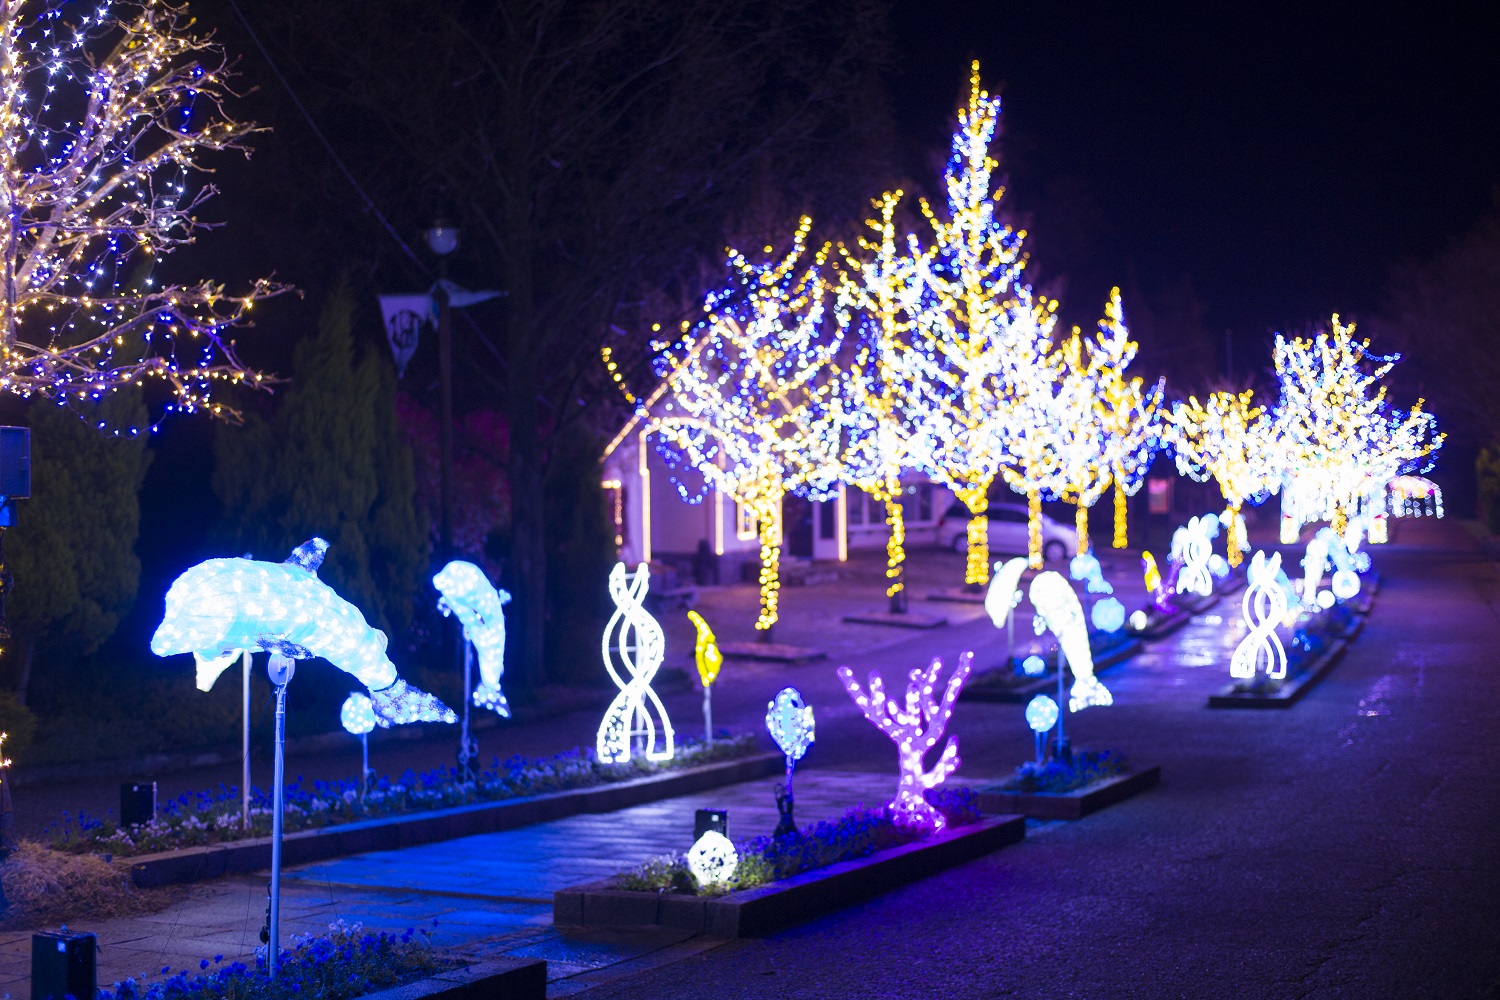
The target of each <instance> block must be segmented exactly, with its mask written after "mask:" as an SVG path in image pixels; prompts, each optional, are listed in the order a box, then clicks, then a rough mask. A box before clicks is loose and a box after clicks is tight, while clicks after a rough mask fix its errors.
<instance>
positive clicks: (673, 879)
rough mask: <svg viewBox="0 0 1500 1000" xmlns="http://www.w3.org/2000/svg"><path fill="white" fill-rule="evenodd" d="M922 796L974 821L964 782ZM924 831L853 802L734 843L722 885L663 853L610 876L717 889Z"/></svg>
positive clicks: (665, 886)
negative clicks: (790, 828)
mask: <svg viewBox="0 0 1500 1000" xmlns="http://www.w3.org/2000/svg"><path fill="white" fill-rule="evenodd" d="M927 801H928V802H930V803H931V804H932V806H933V807H934V808H936V809H937V810H938V812H940V813H942V814H943V817H944V818H945V819H946V820H947V821H948V824H949V826H951V827H960V826H966V825H968V824H971V823H977V822H979V819H980V814H979V799H978V797H977V796H976V795H975V794H974V792H973V791H971V790H970V789H968V788H959V789H954V790H952V791H949V790H947V789H938V790H935V791H930V792H928V793H927ZM930 835H931V831H930V830H927V829H925V828H921V827H911V826H904V825H902V824H900V823H898V822H897V821H896V819H895V818H894V817H893V815H892V813H891V812H890V810H889V808H888V807H886V806H882V807H880V808H879V809H866V808H864V807H863V806H855V807H854V808H852V809H850V810H848V811H847V812H845V813H844V815H842V816H840V817H838V818H837V819H833V820H824V821H822V822H820V823H816V824H813V825H810V826H805V827H803V828H802V829H801V830H799V831H798V832H797V833H795V834H787V835H785V836H782V837H764V836H762V837H753V838H751V839H749V840H744V841H741V842H740V843H738V844H736V845H735V850H736V851H737V852H738V854H739V859H740V861H739V867H738V868H737V869H736V871H735V875H734V877H733V878H732V879H731V880H730V881H729V882H727V883H725V884H724V885H722V886H700V885H698V883H697V880H696V879H694V878H693V874H692V872H691V871H689V870H688V864H687V857H686V855H682V854H667V855H663V856H662V857H659V858H653V859H652V860H650V861H647V862H646V863H645V864H643V865H641V866H640V867H638V868H634V869H632V870H630V871H627V872H624V873H622V874H620V875H617V876H615V887H616V888H619V889H624V890H626V891H629V892H672V893H685V894H687V895H723V894H725V893H729V892H736V891H739V890H743V889H754V888H756V887H757V886H762V885H767V884H769V883H771V882H778V881H780V880H782V879H786V878H790V877H792V876H793V875H800V874H802V873H803V872H809V871H816V870H817V869H819V868H827V867H828V866H830V865H834V864H838V863H839V862H841V861H850V860H852V859H855V858H864V857H868V856H870V855H872V854H875V853H876V852H878V851H884V850H888V849H890V848H892V847H899V846H901V845H903V844H910V843H913V842H915V841H918V840H923V839H926V838H927V837H928V836H930Z"/></svg>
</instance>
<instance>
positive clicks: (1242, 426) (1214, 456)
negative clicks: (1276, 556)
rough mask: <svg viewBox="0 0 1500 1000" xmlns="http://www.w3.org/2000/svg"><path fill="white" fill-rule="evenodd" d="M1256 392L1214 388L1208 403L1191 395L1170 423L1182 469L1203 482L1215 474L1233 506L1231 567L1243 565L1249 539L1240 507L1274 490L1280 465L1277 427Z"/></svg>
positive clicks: (1229, 512)
mask: <svg viewBox="0 0 1500 1000" xmlns="http://www.w3.org/2000/svg"><path fill="white" fill-rule="evenodd" d="M1254 395H1255V393H1254V391H1253V390H1250V389H1246V390H1245V391H1244V392H1241V393H1233V392H1215V393H1212V394H1210V395H1209V396H1208V401H1207V403H1206V404H1204V403H1199V402H1198V399H1197V397H1195V396H1189V397H1188V400H1187V402H1186V403H1177V404H1176V405H1174V406H1173V407H1172V410H1171V413H1170V414H1168V416H1167V419H1168V421H1169V422H1170V425H1171V428H1172V430H1171V436H1172V443H1173V446H1174V447H1173V450H1174V451H1175V452H1176V454H1177V470H1178V471H1179V472H1181V473H1182V474H1183V475H1185V476H1191V477H1192V478H1193V479H1196V480H1198V481H1199V482H1203V481H1204V480H1206V479H1208V478H1209V477H1212V478H1213V480H1214V481H1215V482H1216V483H1218V485H1219V492H1220V493H1222V494H1224V502H1225V503H1226V504H1227V505H1228V509H1227V511H1226V514H1227V515H1228V517H1227V518H1226V520H1227V522H1228V525H1227V527H1228V549H1229V565H1231V566H1238V565H1239V564H1240V553H1241V552H1242V551H1243V550H1244V548H1245V542H1246V539H1244V538H1242V537H1240V529H1239V525H1240V507H1241V505H1243V504H1244V502H1245V501H1246V500H1254V499H1256V498H1260V497H1264V496H1265V495H1267V494H1269V493H1272V492H1275V490H1276V489H1278V488H1279V487H1280V485H1281V469H1280V468H1279V463H1278V450H1277V448H1276V441H1275V433H1276V429H1275V425H1274V423H1273V421H1272V419H1271V417H1270V415H1268V414H1267V413H1265V411H1264V410H1263V409H1262V408H1261V407H1259V406H1255V405H1254V404H1253V403H1252V402H1251V400H1252V399H1253V397H1254Z"/></svg>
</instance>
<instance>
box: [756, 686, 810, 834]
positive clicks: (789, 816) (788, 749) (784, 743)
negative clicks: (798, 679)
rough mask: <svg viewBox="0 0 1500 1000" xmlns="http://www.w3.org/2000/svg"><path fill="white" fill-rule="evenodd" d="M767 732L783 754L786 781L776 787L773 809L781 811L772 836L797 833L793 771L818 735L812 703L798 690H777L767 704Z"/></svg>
mask: <svg viewBox="0 0 1500 1000" xmlns="http://www.w3.org/2000/svg"><path fill="white" fill-rule="evenodd" d="M766 731H767V732H769V733H770V734H771V739H773V740H775V741H776V745H777V746H778V747H780V748H781V752H782V753H783V754H784V755H786V784H785V785H777V786H776V809H777V811H778V812H780V813H781V821H780V822H779V823H777V824H776V832H775V833H774V834H772V836H775V837H784V836H787V835H789V834H790V835H796V833H797V820H796V817H795V815H794V809H795V807H796V804H797V802H796V799H795V797H794V796H793V795H792V774H793V772H794V771H796V770H797V761H799V760H801V759H802V757H803V755H804V754H806V753H807V751H808V748H810V747H811V746H812V745H813V740H814V739H816V738H817V725H816V720H814V719H813V710H812V706H811V705H809V704H807V702H805V701H803V700H802V692H801V691H798V690H797V689H796V688H794V687H784V688H782V689H781V690H780V691H777V692H776V697H774V698H772V699H771V700H770V701H769V702H768V703H767V704H766Z"/></svg>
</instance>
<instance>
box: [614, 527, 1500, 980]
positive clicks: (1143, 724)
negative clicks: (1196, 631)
mask: <svg viewBox="0 0 1500 1000" xmlns="http://www.w3.org/2000/svg"><path fill="white" fill-rule="evenodd" d="M1403 527H1404V529H1405V530H1404V531H1403V535H1402V540H1403V542H1404V543H1405V544H1402V545H1393V546H1390V547H1387V548H1385V549H1384V550H1382V551H1380V552H1379V554H1378V557H1377V558H1378V565H1379V566H1380V568H1381V569H1382V571H1383V572H1384V574H1385V585H1384V587H1383V588H1382V590H1381V593H1380V597H1379V600H1378V602H1377V604H1376V607H1375V609H1374V611H1373V613H1372V614H1371V616H1370V620H1369V622H1368V625H1367V627H1366V630H1365V632H1364V634H1363V635H1362V636H1361V637H1360V639H1359V641H1358V642H1357V643H1355V644H1354V645H1353V647H1352V648H1351V650H1350V652H1349V655H1348V656H1347V657H1346V659H1345V660H1344V662H1343V663H1342V664H1340V665H1339V666H1338V668H1337V669H1336V670H1334V671H1333V673H1332V674H1330V675H1329V677H1328V678H1327V679H1326V680H1325V681H1324V682H1323V684H1322V685H1321V686H1320V687H1319V688H1318V689H1316V690H1315V691H1313V692H1312V693H1311V694H1310V695H1309V696H1308V697H1307V698H1306V699H1304V700H1303V701H1302V702H1301V703H1299V704H1298V705H1297V706H1295V707H1294V708H1292V709H1291V710H1289V711H1282V712H1246V711H1238V712H1234V711H1228V712H1226V711H1210V710H1207V709H1206V708H1204V707H1203V701H1202V696H1203V694H1204V693H1205V692H1206V691H1207V690H1209V689H1211V688H1212V687H1214V686H1216V685H1217V684H1219V683H1221V682H1222V679H1223V672H1222V666H1218V667H1213V668H1211V669H1209V670H1202V669H1196V668H1193V667H1188V666H1182V665H1177V664H1172V663H1163V662H1154V663H1153V662H1149V661H1148V662H1144V663H1140V664H1133V665H1131V666H1127V667H1125V668H1122V671H1121V672H1120V674H1119V676H1118V678H1117V679H1115V680H1113V681H1111V687H1112V689H1114V690H1115V694H1116V698H1117V704H1116V705H1115V706H1114V707H1113V708H1111V709H1107V710H1090V711H1089V712H1087V713H1083V714H1081V715H1079V716H1075V717H1074V720H1076V729H1075V732H1077V733H1078V738H1079V740H1080V741H1082V742H1085V743H1088V744H1092V745H1095V746H1116V747H1119V748H1122V749H1125V750H1126V751H1127V752H1129V753H1130V754H1132V755H1133V756H1134V757H1136V759H1138V760H1140V761H1142V762H1147V761H1150V762H1158V763H1161V764H1162V765H1163V767H1164V771H1163V782H1162V785H1161V786H1160V787H1159V788H1158V789H1156V790H1154V791H1152V792H1150V793H1148V794H1146V795H1143V796H1139V797H1137V798H1136V799H1133V800H1131V801H1129V802H1127V803H1124V804H1121V805H1119V806H1116V807H1113V808H1111V809H1109V810H1106V811H1105V812H1103V813H1099V814H1096V815H1094V816H1092V817H1089V818H1088V819H1086V820H1083V821H1080V822H1077V823H1072V824H1056V825H1050V826H1047V827H1045V828H1043V829H1040V830H1036V831H1033V833H1032V835H1031V836H1030V837H1029V838H1028V840H1027V841H1026V842H1025V843H1023V844H1021V845H1018V846H1015V847H1012V848H1008V849H1006V850H1004V851H1001V852H999V853H997V854H994V855H991V856H989V857H987V858H984V859H982V860H979V861H976V862H973V863H971V864H968V865H965V866H963V867H962V868H958V869H954V870H952V871H950V872H948V873H946V874H943V875H940V876H938V877H935V878H931V879H928V880H926V881H923V882H920V883H918V884H915V885H912V886H908V887H905V888H901V889H897V890H895V891H893V892H891V893H889V894H887V895H885V896H883V897H881V898H879V899H877V900H875V901H873V902H870V903H868V904H865V905H862V906H856V907H853V908H850V909H848V910H845V911H843V912H840V913H838V914H836V915H834V916H831V917H828V918H824V919H820V920H816V921H812V922H810V923H807V924H804V925H803V926H801V927H799V928H797V929H795V930H793V931H790V932H788V933H784V934H781V935H777V936H775V937H772V938H769V939H765V940H758V941H743V942H734V943H730V944H727V945H725V946H723V947H720V948H715V949H712V950H710V951H706V952H703V953H701V954H699V955H697V956H695V957H692V958H688V959H686V960H684V961H681V962H677V963H675V964H670V965H665V966H662V967H660V968H657V969H654V970H651V971H648V972H644V973H642V974H640V975H637V976H634V977H632V978H629V979H622V980H619V981H617V982H615V983H613V984H607V985H603V986H600V987H598V988H596V989H594V990H591V991H589V995H590V997H597V998H599V1000H609V998H614V997H621V998H625V997H652V998H663V1000H666V998H684V1000H686V998H693V1000H699V998H702V997H715V998H733V997H777V998H795V997H901V998H918V997H1001V996H1004V997H1011V996H1015V997H1048V998H1055V997H1108V998H1114V997H1276V998H1303V997H1308V998H1311V997H1328V998H1334V997H1339V998H1347V997H1361V998H1362V997H1399V998H1416V997H1445V998H1453V997H1494V996H1500V947H1497V945H1500V862H1497V860H1496V849H1497V847H1500V826H1497V820H1500V809H1497V802H1500V794H1497V791H1496V780H1495V774H1496V770H1495V760H1496V751H1497V749H1500V707H1497V704H1496V694H1497V679H1496V676H1495V669H1494V649H1495V646H1496V642H1497V639H1500V627H1497V619H1496V600H1497V597H1500V574H1497V571H1496V568H1495V566H1494V565H1493V564H1492V563H1490V562H1489V561H1487V560H1484V559H1482V558H1481V557H1480V556H1479V555H1478V554H1477V553H1476V552H1474V551H1473V545H1472V542H1471V541H1469V539H1468V538H1467V536H1465V535H1464V534H1463V532H1462V529H1461V528H1459V527H1457V526H1455V525H1450V524H1447V523H1444V524H1441V525H1431V524H1429V525H1406V526H1403ZM1015 712H1016V709H1015V708H1014V707H1006V706H965V711H964V712H960V713H959V717H958V718H957V719H956V720H955V724H954V727H953V728H954V730H955V731H957V732H959V733H960V734H961V735H963V736H964V737H965V739H966V742H965V756H966V762H965V770H967V769H968V768H969V767H970V766H972V765H977V768H978V770H980V771H987V770H992V769H993V768H992V764H998V763H999V760H998V759H996V758H998V757H999V756H1004V754H1005V753H1006V752H1007V751H1005V750H1002V749H1001V746H1002V745H1003V743H1004V741H1003V740H1001V739H998V738H995V737H998V735H999V732H998V730H999V729H1000V728H1001V727H1002V726H1003V727H1004V728H1005V729H1009V726H1008V725H1006V724H1005V720H1004V718H1003V716H1005V715H1006V714H1007V713H1009V714H1014V713H1015ZM990 734H993V735H990ZM842 735H843V734H842V732H841V733H840V742H842ZM854 742H855V743H856V744H858V743H859V741H857V740H856V741H854ZM865 742H866V743H869V741H865ZM971 748H972V752H971ZM872 749H873V744H872ZM1012 749H1013V748H1012ZM835 753H836V754H838V755H839V756H841V757H842V756H845V755H849V754H853V755H855V756H859V755H861V754H862V753H863V751H862V750H860V749H858V748H857V747H851V748H849V749H846V750H844V751H841V752H840V751H833V752H831V753H830V756H832V755H834V754H835ZM1011 759H1014V753H1013V752H1012V753H1011Z"/></svg>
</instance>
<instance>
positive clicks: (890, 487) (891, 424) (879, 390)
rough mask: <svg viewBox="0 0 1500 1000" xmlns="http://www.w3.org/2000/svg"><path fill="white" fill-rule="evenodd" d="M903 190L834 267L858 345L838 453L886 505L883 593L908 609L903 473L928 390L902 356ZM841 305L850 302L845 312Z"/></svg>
mask: <svg viewBox="0 0 1500 1000" xmlns="http://www.w3.org/2000/svg"><path fill="white" fill-rule="evenodd" d="M901 196H902V192H900V191H896V192H889V191H888V192H886V193H885V194H884V195H882V196H881V197H880V198H878V199H876V200H875V202H874V205H875V207H876V208H877V209H878V210H879V211H880V218H879V219H871V220H868V221H867V222H866V225H867V226H869V227H870V229H872V230H873V231H874V232H875V233H876V234H877V237H878V238H877V239H870V238H869V237H865V236H861V237H860V240H859V246H860V249H861V250H863V251H865V253H866V254H867V255H868V256H867V257H863V258H862V257H860V256H856V255H854V254H851V253H849V252H848V251H847V250H846V249H845V248H844V247H843V246H842V245H841V246H840V247H839V250H840V252H841V254H842V256H843V259H844V261H845V263H846V264H847V270H846V271H841V272H840V275H839V279H840V280H839V298H840V307H841V308H840V313H841V319H843V320H844V322H846V323H847V324H849V325H852V326H854V327H855V329H856V331H857V335H858V337H859V347H858V349H857V353H856V356H855V360H854V363H853V365H852V366H851V368H850V371H849V373H848V384H847V388H848V395H849V399H850V406H849V411H850V425H849V428H848V434H847V436H846V438H845V442H844V450H843V453H842V454H841V456H840V464H841V465H842V466H843V477H844V482H845V483H847V484H848V485H850V486H853V487H855V488H857V489H860V490H863V491H864V492H865V493H868V494H869V495H870V496H871V497H873V498H874V499H875V500H876V502H878V503H880V504H882V505H883V506H884V507H885V522H886V525H887V527H889V529H890V534H889V535H888V536H887V538H886V543H885V549H886V567H885V575H886V579H887V581H889V582H888V584H887V586H886V596H887V597H889V598H890V600H891V610H892V611H893V612H901V611H905V610H906V594H905V587H906V584H905V581H904V578H903V573H902V566H903V564H904V562H905V559H906V551H905V548H904V543H905V540H906V526H905V521H904V519H903V514H902V509H901V503H900V500H901V474H902V473H903V472H905V471H906V469H907V468H908V467H909V466H910V465H911V451H912V446H913V436H914V434H916V433H917V431H918V428H920V426H921V425H922V422H923V421H924V420H925V419H926V417H927V413H928V410H929V409H930V400H931V397H924V396H923V395H921V394H918V393H913V392H908V391H906V390H907V384H906V379H905V376H904V375H903V373H902V367H901V364H900V361H901V357H902V355H903V354H904V352H906V351H908V350H909V349H910V347H909V344H910V342H911V335H912V331H913V329H914V328H915V326H916V321H915V319H914V315H915V310H916V309H917V308H919V305H918V303H919V302H920V300H921V296H922V278H921V274H920V272H919V271H918V268H917V264H916V258H915V256H914V255H913V254H912V253H910V252H903V250H902V249H901V248H900V247H899V246H898V244H897V240H896V225H895V221H894V215H895V212H896V207H897V206H898V205H899V204H900V201H901ZM845 310H848V311H847V312H846V311H845Z"/></svg>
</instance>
